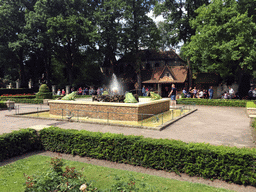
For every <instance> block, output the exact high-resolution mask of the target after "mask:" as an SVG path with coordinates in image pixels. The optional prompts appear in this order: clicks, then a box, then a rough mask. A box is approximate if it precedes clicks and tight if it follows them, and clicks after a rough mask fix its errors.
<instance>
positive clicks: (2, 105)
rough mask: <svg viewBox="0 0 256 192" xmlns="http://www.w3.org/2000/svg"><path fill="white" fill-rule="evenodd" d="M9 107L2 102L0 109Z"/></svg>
mask: <svg viewBox="0 0 256 192" xmlns="http://www.w3.org/2000/svg"><path fill="white" fill-rule="evenodd" d="M6 108H7V105H6V104H5V101H0V109H6Z"/></svg>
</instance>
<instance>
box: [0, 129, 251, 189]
mask: <svg viewBox="0 0 256 192" xmlns="http://www.w3.org/2000/svg"><path fill="white" fill-rule="evenodd" d="M40 149H45V150H49V151H53V152H61V153H67V154H73V155H80V156H88V157H93V158H97V159H106V160H109V161H113V162H119V163H128V164H132V165H137V166H143V167H147V168H153V169H159V170H165V171H174V172H176V173H177V174H179V173H187V174H189V175H190V176H200V177H204V178H210V179H222V180H225V181H230V182H234V183H237V184H246V185H252V186H256V172H255V170H256V149H255V148H242V149H239V148H236V147H226V146H213V145H210V144H205V143H185V142H182V141H177V140H168V139H152V138H144V137H143V136H133V135H130V136H124V135H123V134H111V133H101V132H89V131H85V130H81V131H78V130H65V129H60V128H57V127H50V128H45V129H43V130H41V131H40V135H39V136H38V135H37V133H36V131H35V130H33V129H21V130H19V131H14V132H12V133H8V134H3V135H0V161H3V160H4V159H8V158H11V157H14V156H18V155H22V154H24V153H27V152H30V151H35V150H40Z"/></svg>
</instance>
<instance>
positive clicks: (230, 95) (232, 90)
mask: <svg viewBox="0 0 256 192" xmlns="http://www.w3.org/2000/svg"><path fill="white" fill-rule="evenodd" d="M228 88H229V91H228V93H229V97H230V99H233V98H234V95H235V92H234V89H233V88H232V87H228Z"/></svg>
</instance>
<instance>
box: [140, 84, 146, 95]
mask: <svg viewBox="0 0 256 192" xmlns="http://www.w3.org/2000/svg"><path fill="white" fill-rule="evenodd" d="M141 92H142V96H146V90H145V85H143V87H142V90H141Z"/></svg>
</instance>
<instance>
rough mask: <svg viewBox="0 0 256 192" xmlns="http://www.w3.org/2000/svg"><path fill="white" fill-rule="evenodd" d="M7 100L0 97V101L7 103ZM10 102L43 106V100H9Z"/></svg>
mask: <svg viewBox="0 0 256 192" xmlns="http://www.w3.org/2000/svg"><path fill="white" fill-rule="evenodd" d="M7 100H9V98H2V97H0V101H7ZM10 100H11V101H14V102H15V103H29V104H43V99H17V98H10Z"/></svg>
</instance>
